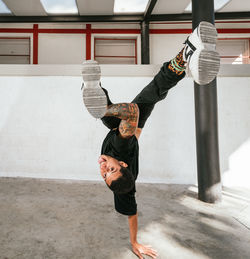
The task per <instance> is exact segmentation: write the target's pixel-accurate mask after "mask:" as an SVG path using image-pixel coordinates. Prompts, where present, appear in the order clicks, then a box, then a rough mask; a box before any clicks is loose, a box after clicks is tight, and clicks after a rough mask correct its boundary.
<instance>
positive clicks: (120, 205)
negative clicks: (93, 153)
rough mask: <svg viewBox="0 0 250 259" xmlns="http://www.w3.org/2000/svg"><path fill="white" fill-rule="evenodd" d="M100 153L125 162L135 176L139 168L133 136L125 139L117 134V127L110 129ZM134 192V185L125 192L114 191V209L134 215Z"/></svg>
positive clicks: (135, 142)
mask: <svg viewBox="0 0 250 259" xmlns="http://www.w3.org/2000/svg"><path fill="white" fill-rule="evenodd" d="M101 154H102V155H108V156H111V157H113V158H115V159H117V160H119V161H123V162H125V163H126V164H127V165H128V169H129V170H130V171H131V172H132V174H133V175H134V178H135V179H136V178H137V175H138V168H139V162H138V155H139V145H138V141H137V138H136V137H135V136H132V137H131V138H128V139H125V138H122V137H121V136H119V130H118V129H116V130H111V131H110V132H109V133H108V134H107V136H106V138H105V139H104V141H103V144H102V150H101ZM135 192H136V190H135V187H134V188H133V189H132V190H131V191H130V192H128V193H126V194H115V193H114V203H115V209H116V211H118V212H119V213H121V214H123V215H135V214H136V212H137V204H136V200H135Z"/></svg>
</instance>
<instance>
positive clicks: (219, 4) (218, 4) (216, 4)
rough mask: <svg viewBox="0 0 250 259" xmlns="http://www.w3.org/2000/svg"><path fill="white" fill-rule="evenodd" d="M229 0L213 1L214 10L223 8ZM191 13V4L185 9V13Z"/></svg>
mask: <svg viewBox="0 0 250 259" xmlns="http://www.w3.org/2000/svg"><path fill="white" fill-rule="evenodd" d="M230 1H231V0H214V10H215V11H218V10H220V9H221V8H223V7H224V6H225V5H226V4H228V3H229V2H230ZM191 11H192V2H190V4H189V5H188V6H187V7H186V9H185V12H191Z"/></svg>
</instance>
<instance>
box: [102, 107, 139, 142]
mask: <svg viewBox="0 0 250 259" xmlns="http://www.w3.org/2000/svg"><path fill="white" fill-rule="evenodd" d="M105 116H115V117H118V118H120V119H121V122H120V125H119V132H120V134H121V136H122V137H123V138H129V137H131V136H133V135H134V134H135V132H136V128H137V125H138V120H139V108H138V106H137V104H135V103H118V104H112V105H109V106H108V109H107V111H106V114H105Z"/></svg>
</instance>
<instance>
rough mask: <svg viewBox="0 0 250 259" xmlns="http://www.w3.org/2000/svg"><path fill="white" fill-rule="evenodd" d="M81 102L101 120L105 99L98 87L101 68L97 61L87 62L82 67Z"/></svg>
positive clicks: (103, 93) (105, 107) (104, 109)
mask: <svg viewBox="0 0 250 259" xmlns="http://www.w3.org/2000/svg"><path fill="white" fill-rule="evenodd" d="M82 77H83V81H84V84H83V93H82V95H83V102H84V104H85V106H86V108H87V110H88V112H89V113H90V114H91V115H92V116H93V117H95V118H97V119H99V118H102V117H103V116H104V115H105V113H106V110H107V103H108V101H107V97H106V94H105V92H104V91H103V90H102V88H101V86H100V78H101V68H100V66H99V64H98V62H97V61H95V60H87V61H86V62H84V63H83V66H82Z"/></svg>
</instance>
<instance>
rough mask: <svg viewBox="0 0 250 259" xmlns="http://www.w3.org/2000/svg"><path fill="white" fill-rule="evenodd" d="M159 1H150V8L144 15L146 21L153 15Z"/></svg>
mask: <svg viewBox="0 0 250 259" xmlns="http://www.w3.org/2000/svg"><path fill="white" fill-rule="evenodd" d="M156 2H157V0H150V1H149V3H148V6H147V8H146V11H145V13H144V19H145V20H148V19H149V18H150V16H151V14H152V11H153V9H154V7H155V5H156Z"/></svg>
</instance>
